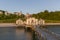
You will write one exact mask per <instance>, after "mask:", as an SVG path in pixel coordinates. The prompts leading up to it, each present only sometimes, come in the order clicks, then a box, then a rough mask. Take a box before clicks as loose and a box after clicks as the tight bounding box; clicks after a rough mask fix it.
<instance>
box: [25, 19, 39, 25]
mask: <svg viewBox="0 0 60 40" xmlns="http://www.w3.org/2000/svg"><path fill="white" fill-rule="evenodd" d="M26 24H27V25H38V19H35V18H28V19H26Z"/></svg>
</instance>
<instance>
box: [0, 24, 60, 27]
mask: <svg viewBox="0 0 60 40" xmlns="http://www.w3.org/2000/svg"><path fill="white" fill-rule="evenodd" d="M45 25H60V23H45ZM16 26H17V25H16V24H15V23H0V27H16Z"/></svg>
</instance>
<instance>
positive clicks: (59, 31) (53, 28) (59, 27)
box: [47, 25, 60, 35]
mask: <svg viewBox="0 0 60 40" xmlns="http://www.w3.org/2000/svg"><path fill="white" fill-rule="evenodd" d="M47 29H48V30H49V31H52V32H55V33H56V34H59V35H60V25H49V26H47Z"/></svg>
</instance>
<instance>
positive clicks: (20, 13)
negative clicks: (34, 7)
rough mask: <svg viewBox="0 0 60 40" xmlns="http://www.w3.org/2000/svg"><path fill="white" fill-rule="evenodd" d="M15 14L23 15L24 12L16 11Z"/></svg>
mask: <svg viewBox="0 0 60 40" xmlns="http://www.w3.org/2000/svg"><path fill="white" fill-rule="evenodd" d="M14 14H15V15H18V16H20V15H22V12H14Z"/></svg>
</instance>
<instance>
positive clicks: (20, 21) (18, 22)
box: [16, 19, 24, 25]
mask: <svg viewBox="0 0 60 40" xmlns="http://www.w3.org/2000/svg"><path fill="white" fill-rule="evenodd" d="M16 24H17V25H23V24H24V22H23V21H22V20H21V19H18V20H16Z"/></svg>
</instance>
